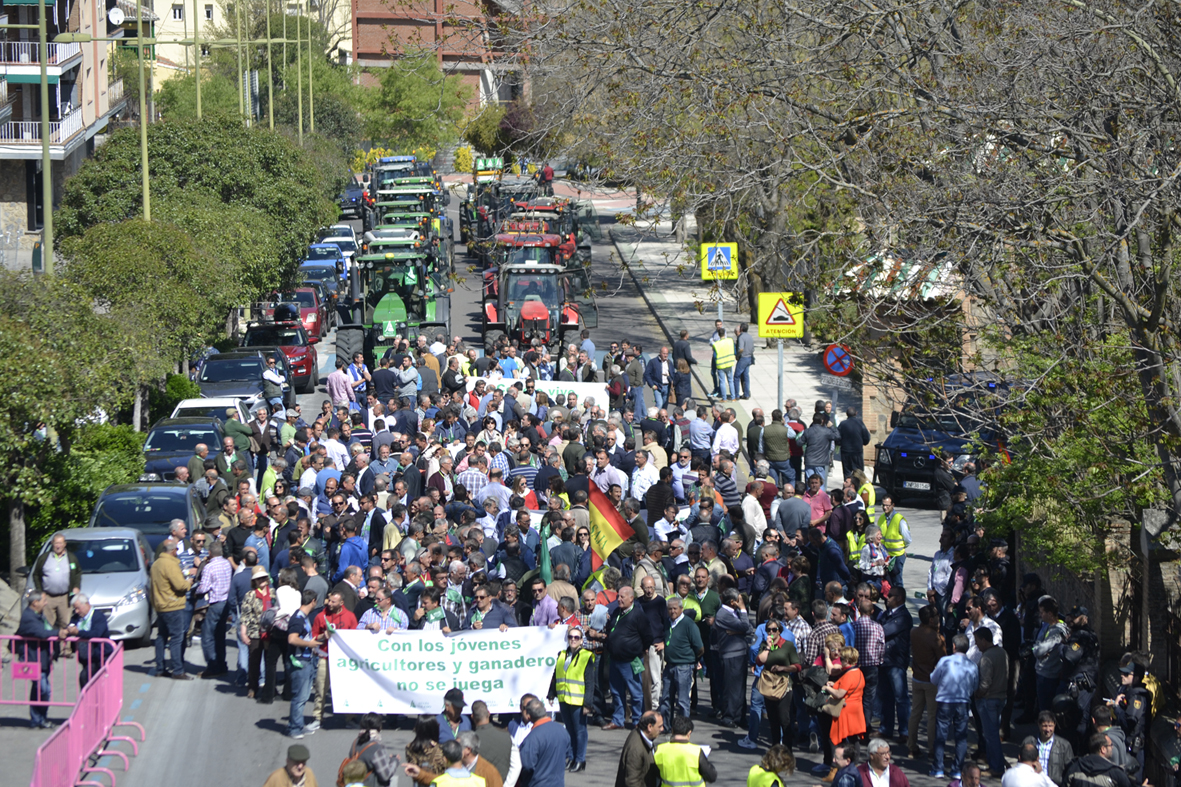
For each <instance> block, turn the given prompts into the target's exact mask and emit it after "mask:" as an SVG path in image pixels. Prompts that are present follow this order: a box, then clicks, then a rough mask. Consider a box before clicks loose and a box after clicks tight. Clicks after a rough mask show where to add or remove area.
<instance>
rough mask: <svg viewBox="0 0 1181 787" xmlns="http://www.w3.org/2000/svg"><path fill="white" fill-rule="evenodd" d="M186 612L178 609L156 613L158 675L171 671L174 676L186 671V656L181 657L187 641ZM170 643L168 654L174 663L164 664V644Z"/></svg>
mask: <svg viewBox="0 0 1181 787" xmlns="http://www.w3.org/2000/svg"><path fill="white" fill-rule="evenodd" d="M185 623H186V617H185V611H184V610H183V609H176V610H173V611H172V612H157V613H156V674H157V675H159V674H162V673H163V672H164V671H165V670H171V671H172V673H173V674H174V675H179V674H181V673H182V672H184V671H185V661H184V656H182V655H181V651H180V648H181V645H182V644H184V641H185ZM165 643H168V652H169V655H170V656H171V657H172V661H171V662H170V663H169V664H168V665H167V666H165V664H164V644H165Z"/></svg>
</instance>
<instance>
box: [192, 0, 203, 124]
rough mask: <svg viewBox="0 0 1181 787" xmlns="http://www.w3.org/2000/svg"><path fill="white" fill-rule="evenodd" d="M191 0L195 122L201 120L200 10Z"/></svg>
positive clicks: (196, 1)
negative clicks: (195, 91)
mask: <svg viewBox="0 0 1181 787" xmlns="http://www.w3.org/2000/svg"><path fill="white" fill-rule="evenodd" d="M198 1H199V0H193V55H194V57H193V62H194V63H195V64H196V65H195V66H194V67H193V75H194V76H196V77H197V120H200V119H201V9H200V8H199V7H198V6H197V3H198Z"/></svg>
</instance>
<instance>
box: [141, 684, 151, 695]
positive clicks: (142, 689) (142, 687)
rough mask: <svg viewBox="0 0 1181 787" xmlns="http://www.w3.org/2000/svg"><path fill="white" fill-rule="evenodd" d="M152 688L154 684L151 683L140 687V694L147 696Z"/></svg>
mask: <svg viewBox="0 0 1181 787" xmlns="http://www.w3.org/2000/svg"><path fill="white" fill-rule="evenodd" d="M150 688H152V684H150V683H145V684H143V685H142V686H140V687H139V693H140V694H147V693H148V689H150Z"/></svg>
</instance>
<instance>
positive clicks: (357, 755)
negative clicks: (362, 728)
mask: <svg viewBox="0 0 1181 787" xmlns="http://www.w3.org/2000/svg"><path fill="white" fill-rule="evenodd" d="M375 743H377V741H369V742H368V743H366V744H365V745H364V746H363V747H361V749H359V750H356V749H354V747H355V746H356V744H353V746H351V747H349V756H347V757H345V758H344V761H343V762H341V764H340V768H339V769H337V771H336V787H345V785H346V784H351V783H352V782H348V781H345V778H344V769H345V768H346V767H347V766H348V765H349V763H353V762H358V761H359V760H360V759H361V755H362V754H364V753H365V751H366V750H367V749H368V748H369V747H370V746H373V745H374V744H375ZM372 775H373V771H371V770H369V766H368V765H366V766H365V778H364V779H361V781H366V780H368V779H369V777H370V776H372Z"/></svg>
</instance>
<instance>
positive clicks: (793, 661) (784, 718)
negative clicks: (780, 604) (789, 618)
mask: <svg viewBox="0 0 1181 787" xmlns="http://www.w3.org/2000/svg"><path fill="white" fill-rule="evenodd" d="M766 631H767V640H766V641H765V642H764V643H763V645H762V647H761V648H760V649H759V655H757V656H755V664H757V665H759V666H761V667H762V668H763V670H764V671H766V672H770V673H771V674H772V675H782V676H783V677H790V676H791V675H796V674H799V673H800V672H801V671H802V670H803V668H804V664H803V660H802V659H800V654H799V653H798V652H797V651H796V646H795V645H794V644H792V643H791V642H788V641H787V640H786V639H784V637H783V621H782V620H778V619H774V618H773V619H771V620H768V621H767V627H766ZM763 703H764V705H765V706H766V708H767V721H769V722H770V723H771V732H770V739H771V744H772V745H776V744H779V743H780V742H785V743H787V744H788V745H790V744H791V742H792V733H791V690H790V689H788V692H787V694H785V695H783V696H782V697H780V698H779V699H774V698H772V697H767V696H764V697H763Z"/></svg>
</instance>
